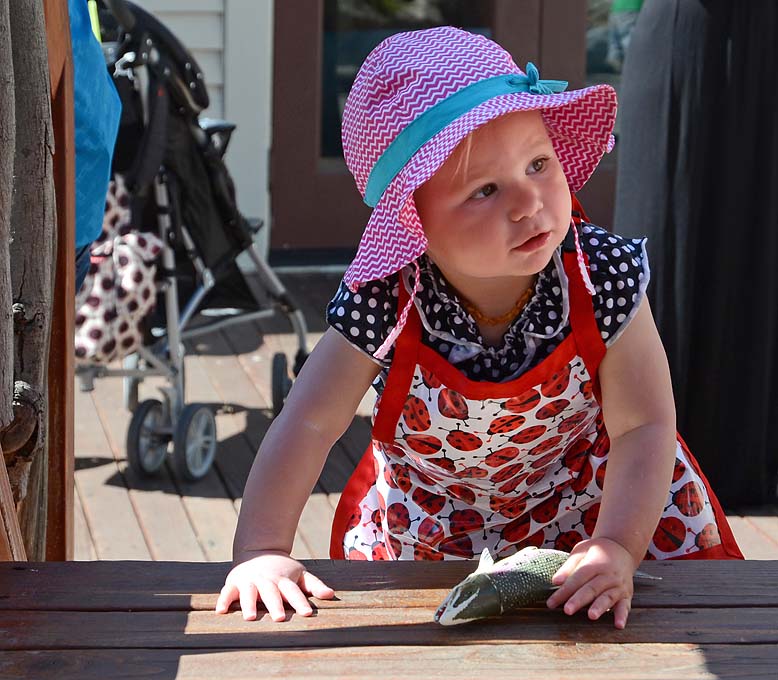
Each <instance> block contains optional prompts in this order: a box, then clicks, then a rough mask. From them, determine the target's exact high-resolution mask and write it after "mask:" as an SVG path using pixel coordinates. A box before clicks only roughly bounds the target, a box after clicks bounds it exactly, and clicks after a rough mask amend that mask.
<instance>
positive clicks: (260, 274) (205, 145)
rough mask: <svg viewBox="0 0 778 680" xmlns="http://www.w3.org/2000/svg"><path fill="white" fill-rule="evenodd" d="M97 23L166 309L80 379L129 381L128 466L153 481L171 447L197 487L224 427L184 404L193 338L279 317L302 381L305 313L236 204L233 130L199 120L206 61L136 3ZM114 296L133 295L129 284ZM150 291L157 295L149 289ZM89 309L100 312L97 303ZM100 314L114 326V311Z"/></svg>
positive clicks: (278, 368)
mask: <svg viewBox="0 0 778 680" xmlns="http://www.w3.org/2000/svg"><path fill="white" fill-rule="evenodd" d="M99 16H100V24H101V30H102V32H103V51H104V53H105V56H106V62H107V64H108V68H109V70H110V72H111V73H112V74H113V77H114V83H115V84H116V86H117V89H118V91H119V94H120V97H121V100H122V106H123V112H122V121H121V125H120V129H119V135H118V139H117V144H116V149H115V153H114V167H113V170H114V177H115V178H116V179H117V180H118V179H121V180H122V183H123V184H124V185H126V190H127V194H128V198H127V200H126V201H125V203H127V204H128V210H127V214H128V215H131V218H128V221H130V219H131V224H132V229H133V230H136V229H137V230H138V231H140V232H152V233H154V234H156V237H157V238H158V239H159V240H157V238H154V237H151V236H148V237H146V238H144V237H140V238H136V240H135V242H136V243H137V242H138V241H140V242H141V243H143V244H144V245H146V241H149V240H152V239H153V240H154V242H155V243H156V244H158V245H157V246H155V250H154V252H155V253H156V251H157V250H158V251H159V254H158V255H155V261H154V267H155V269H156V276H155V279H154V281H155V294H154V298H155V300H156V309H154V310H153V312H149V314H148V315H147V316H146V317H145V318H143V320H142V321H141V322H140V328H139V330H140V333H141V334H142V337H143V341H142V343H140V344H139V345H138V343H134V344H136V345H138V346H137V347H133V346H132V344H133V343H131V342H129V341H126V339H125V342H115V341H113V340H112V341H111V343H112V344H111V346H110V350H111V351H110V354H105V353H103V354H101V355H99V356H100V357H101V359H102V361H92V360H89V356H85V354H84V352H83V351H81V352H80V353H79V347H78V344H77V367H76V374H77V375H78V376H79V378H80V381H81V389H82V390H84V391H89V390H91V389H93V388H94V380H95V379H96V378H101V377H104V376H120V377H122V378H123V381H124V401H125V405H126V406H127V408H128V409H130V410H131V411H132V412H133V415H132V419H131V421H130V425H129V428H128V431H127V459H128V463H129V465H130V467H131V468H132V469H133V470H134V471H136V472H138V473H140V474H142V475H152V474H154V473H155V472H156V471H157V470H159V468H160V467H161V466H162V465H163V464H164V462H165V460H166V457H167V453H168V448H169V444H170V442H171V441H172V445H173V446H172V458H173V467H174V470H175V472H176V474H177V475H178V476H179V477H180V478H182V479H185V480H188V481H194V480H197V479H200V478H202V477H203V476H204V475H205V474H206V473H207V472H208V470H209V469H210V467H211V464H212V462H213V459H214V456H215V453H216V444H217V438H216V420H215V416H214V413H213V410H212V409H211V408H210V407H209V406H208V405H206V404H185V403H184V353H185V348H184V344H183V343H184V341H186V340H189V339H191V338H194V337H196V336H199V335H203V334H206V333H211V332H213V331H216V330H218V329H222V328H225V327H227V326H231V325H233V324H238V323H246V322H250V321H253V320H256V319H261V318H265V317H269V316H273V315H276V314H279V313H280V314H283V315H285V316H286V317H287V318H288V319H289V321H290V323H291V325H292V328H293V329H294V332H295V334H296V336H297V343H298V349H297V352H296V355H295V359H294V364H293V366H292V374H293V375H295V376H296V375H297V374H298V372H299V371H300V368H301V367H302V364H303V362H304V361H305V359H306V357H307V355H308V351H307V347H306V335H307V329H306V325H305V320H304V317H303V315H302V312H301V311H300V310H299V309H298V308H297V306H296V305H295V303H294V302H293V300H292V299H291V298H290V296H289V294H288V292H287V291H286V289H285V288H284V286H283V284H282V283H281V282H280V281H279V279H278V278H277V277H276V275H275V274H274V272H273V271H272V269H271V268H270V267H269V265H268V264H267V263H266V262H265V260H264V259H263V258H262V257H261V256H260V254H259V251H258V249H257V248H256V245H255V243H254V240H253V237H254V235H255V234H256V232H257V231H258V230H259V229H260V228H261V226H262V224H261V223H259V224H250V223H249V222H248V221H247V220H246V219H245V218H244V217H243V216H242V215H241V213H240V212H239V210H238V208H237V205H236V201H235V191H234V186H233V183H232V179H231V177H230V175H229V173H228V171H227V168H226V166H225V164H224V160H223V158H224V154H225V151H226V150H227V145H228V144H229V140H230V136H231V134H232V132H233V131H234V129H235V125H233V124H231V123H228V122H226V121H222V120H212V119H199V118H198V117H199V114H200V113H201V112H202V111H203V110H204V109H205V108H206V107H207V106H208V104H209V101H208V93H207V90H206V87H205V83H204V79H203V75H202V73H201V71H200V69H199V67H198V65H197V63H196V62H195V60H194V59H193V58H192V56H191V54H189V52H188V51H187V50H186V48H185V47H184V46H183V45H182V44H181V43H180V42H179V41H178V39H177V38H176V37H175V36H174V35H173V34H172V33H171V32H170V31H169V30H168V29H167V28H166V27H165V26H164V25H163V24H161V23H160V22H159V21H158V20H157V19H156V18H155V17H154V16H152V15H151V14H150V13H148V12H147V11H145V10H143V9H142V8H141V7H138V6H137V5H135V4H133V3H131V2H125V0H103V3H102V6H101V7H100V11H99ZM113 186H114V183H112V187H113ZM109 199H110V196H109ZM92 253H93V264H92V270H95V269H96V265H95V264H94V263H95V260H96V258H95V257H94V255H95V250H93V251H92ZM242 253H246V254H247V255H248V257H249V258H250V259H251V261H252V262H253V264H254V266H255V267H256V272H257V278H258V279H259V282H260V284H259V286H257V285H256V284H255V283H254V281H253V280H247V279H246V278H245V277H244V275H243V273H242V272H241V270H240V269H239V268H238V266H237V264H236V259H237V257H238V255H240V254H242ZM97 259H99V258H97ZM124 260H125V261H126V257H125V258H124ZM136 275H137V274H136ZM138 280H140V278H139V279H138ZM103 287H105V288H107V287H109V286H108V285H105V286H103ZM111 287H113V286H111ZM116 288H118V289H119V293H120V297H121V296H126V294H127V293H126V289H125V288H123V287H122V285H121V283H120V282H117V283H116ZM82 290H83V289H82ZM144 295H145V297H149V294H148V291H144ZM90 301H91V303H92V304H93V306H95V307H97V306H98V302H97V301H96V298H95V297H92V298H91V300H90ZM152 304H153V302H152ZM135 309H136V311H137V306H136V307H135ZM102 316H104V317H105V320H106V321H108V320H109V318H111V319H115V317H116V313H115V312H109V313H105V314H103V315H102ZM102 316H101V319H102ZM78 323H79V319H78V315H77V324H78ZM125 325H126V324H125ZM77 328H78V326H77ZM98 333H102V331H98ZM94 337H98V336H94ZM82 349H83V348H82ZM128 350H132V351H131V352H129V351H128ZM114 359H122V360H123V366H122V368H113V367H109V366H107V365H106V364H107V361H108V360H114ZM150 376H162V377H163V378H165V379H166V385H165V386H164V387H162V388H160V391H161V393H162V397H161V399H146V400H144V401H142V402H140V403H138V385H139V384H140V382H141V381H142V380H143V379H144V378H146V377H150ZM272 380H273V385H272V394H273V411H274V415H277V413H278V411H279V410H280V409H281V407H282V406H283V401H284V399H285V397H286V394H287V393H288V391H289V388H290V386H291V382H292V380H291V376H290V373H289V369H288V366H287V359H286V355H284V354H276V355H275V356H274V357H273V370H272Z"/></svg>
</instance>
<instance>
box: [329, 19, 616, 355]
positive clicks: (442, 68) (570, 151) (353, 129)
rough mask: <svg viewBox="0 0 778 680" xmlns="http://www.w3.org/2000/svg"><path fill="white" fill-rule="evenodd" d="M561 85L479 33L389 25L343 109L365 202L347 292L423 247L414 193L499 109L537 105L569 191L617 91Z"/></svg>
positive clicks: (592, 158) (589, 169)
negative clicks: (367, 210)
mask: <svg viewBox="0 0 778 680" xmlns="http://www.w3.org/2000/svg"><path fill="white" fill-rule="evenodd" d="M566 87H567V83H566V82H564V81H556V80H541V79H540V74H539V73H538V70H537V68H535V66H534V65H533V64H531V63H530V64H528V65H527V70H526V72H524V71H522V70H521V69H520V68H519V67H518V66H516V64H515V63H514V61H513V59H512V57H511V56H510V54H508V52H506V51H505V50H504V49H503V48H502V47H500V46H499V45H498V44H497V43H495V42H493V41H491V40H489V39H488V38H486V37H485V36H482V35H478V34H475V33H470V32H468V31H464V30H461V29H457V28H454V27H451V26H442V27H438V28H430V29H425V30H420V31H410V32H406V33H396V34H394V35H392V36H390V37H389V38H387V39H385V40H384V41H383V42H381V43H380V44H379V45H378V46H377V47H376V48H375V49H373V51H372V52H371V53H370V54H369V55H368V56H367V58H366V59H365V61H364V63H363V64H362V66H361V67H360V69H359V72H358V73H357V76H356V78H355V80H354V84H353V85H352V87H351V90H350V92H349V95H348V97H347V99H346V105H345V108H344V111H343V124H342V136H343V155H344V157H345V160H346V165H347V166H348V169H349V171H350V172H351V174H352V175H353V176H354V179H355V181H356V184H357V188H358V189H359V192H360V194H361V195H362V197H363V198H364V200H365V203H367V204H368V205H369V206H371V207H372V208H373V212H372V214H371V216H370V218H369V220H368V222H367V225H366V227H365V230H364V233H363V234H362V239H361V241H360V244H359V248H358V249H357V254H356V257H355V258H354V260H353V261H352V263H351V264H350V265H349V267H348V269H347V270H346V273H345V274H344V277H343V280H344V282H345V283H346V285H347V286H348V287H349V288H350V289H351V290H352V291H356V289H357V288H358V287H359V286H360V285H362V284H364V283H367V282H368V281H374V280H376V279H381V278H384V277H386V276H389V275H390V274H393V273H394V272H397V271H399V270H400V269H402V268H403V267H404V266H405V265H407V264H410V263H412V262H415V261H416V258H417V257H418V256H419V255H421V254H422V253H423V252H424V251H425V250H426V248H427V239H426V237H425V235H424V230H423V228H422V225H421V220H420V218H419V214H418V212H417V211H416V206H415V204H414V201H413V192H414V191H415V190H416V189H417V188H418V187H420V186H421V185H422V184H424V183H425V182H426V181H427V180H428V179H429V178H430V177H432V175H433V174H435V172H436V171H437V170H438V169H439V168H440V166H441V165H442V164H443V163H444V162H445V160H446V159H447V158H448V157H449V156H450V155H451V153H452V152H453V151H454V149H455V148H456V147H457V145H458V144H459V143H460V142H461V141H462V140H463V139H464V138H465V137H466V136H467V135H469V134H470V133H471V132H473V131H474V130H475V129H477V128H478V127H480V126H482V125H484V124H486V123H488V122H489V121H490V120H492V119H494V118H496V117H498V116H501V115H504V114H506V113H510V112H513V111H534V110H539V111H540V112H541V115H542V117H543V122H544V124H545V127H546V131H547V132H548V135H549V138H550V140H551V142H552V144H553V147H554V151H555V152H556V155H557V157H558V158H559V162H560V164H561V166H562V170H563V171H564V173H565V176H566V177H567V182H568V185H569V187H570V191H571V192H573V193H574V192H576V191H578V190H579V189H580V188H581V187H582V186H583V185H584V183H585V182H586V181H587V180H588V179H589V177H590V176H591V174H592V173H593V172H594V169H595V168H596V167H597V164H598V163H599V162H600V159H601V158H602V156H603V154H604V153H605V152H607V151H610V150H611V149H612V148H613V143H614V140H613V135H612V134H611V133H612V130H613V124H614V122H615V119H616V108H617V104H616V93H615V91H614V89H613V88H612V87H610V86H609V85H595V86H593V87H588V88H585V89H581V90H573V91H570V92H565V91H564V89H565V88H566ZM417 282H418V277H417ZM412 298H413V296H411V299H412ZM407 311H408V310H407V309H404V310H403V314H402V315H401V317H400V319H399V320H398V324H397V327H399V328H401V327H402V326H403V325H404V323H403V322H404V320H405V316H406V314H407ZM397 327H396V328H395V331H396V332H399V330H398V328H397ZM396 332H393V333H392V334H391V335H392V337H390V338H387V341H386V342H385V343H384V345H385V346H382V348H379V351H378V352H376V356H379V355H383V354H385V352H386V350H387V349H388V346H389V345H390V344H391V342H392V341H393V339H394V337H396Z"/></svg>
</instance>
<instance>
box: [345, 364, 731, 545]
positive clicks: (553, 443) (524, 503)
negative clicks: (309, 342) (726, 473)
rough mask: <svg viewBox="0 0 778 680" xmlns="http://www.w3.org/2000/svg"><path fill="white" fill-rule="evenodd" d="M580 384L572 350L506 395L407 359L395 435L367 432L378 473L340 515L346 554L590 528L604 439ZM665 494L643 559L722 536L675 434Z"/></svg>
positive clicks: (538, 541) (527, 539)
mask: <svg viewBox="0 0 778 680" xmlns="http://www.w3.org/2000/svg"><path fill="white" fill-rule="evenodd" d="M583 384H591V377H590V376H589V375H588V372H587V369H586V367H585V365H584V362H583V359H582V358H581V357H579V356H574V357H573V358H572V359H571V360H570V361H569V363H568V364H567V365H566V366H565V367H563V369H561V370H559V371H556V372H555V373H554V374H553V375H552V376H550V377H549V378H548V379H547V380H546V381H544V382H543V383H541V384H538V385H535V386H532V387H530V388H528V389H525V390H524V392H523V393H522V394H519V395H516V396H515V397H511V398H510V399H504V398H497V399H471V398H468V397H467V395H466V394H463V393H462V392H461V391H459V390H455V389H452V388H449V387H447V386H446V385H445V384H444V383H443V380H442V379H441V378H440V377H438V376H435V375H434V373H433V372H432V371H431V370H430V369H429V368H428V367H425V368H424V369H422V368H421V367H420V366H417V367H416V371H415V374H414V376H413V379H412V381H411V393H410V394H408V395H407V397H406V399H405V401H404V404H403V406H402V409H401V411H400V415H399V418H398V422H397V426H396V432H395V439H394V442H391V443H383V442H378V441H373V442H372V446H371V453H372V455H373V456H374V460H375V463H376V466H377V469H378V474H377V475H376V481H375V483H374V484H373V485H372V486H371V487H370V489H369V490H368V492H367V494H366V495H365V496H364V498H363V499H362V500H361V502H360V503H359V508H358V518H357V517H355V518H353V519H352V520H351V521H350V522H349V523H348V528H347V531H346V533H345V535H344V537H343V545H344V547H345V548H346V553H345V554H346V555H348V556H349V559H353V555H354V551H355V550H356V551H358V552H360V553H361V559H367V560H373V559H425V560H427V559H433V560H449V559H467V558H472V557H474V556H477V555H478V554H479V553H480V552H481V550H483V548H485V547H488V548H489V549H490V550H492V551H493V552H494V553H495V554H497V555H499V556H504V555H507V554H510V553H512V552H514V551H515V550H516V549H519V548H521V547H524V546H526V545H537V546H545V547H549V548H557V549H563V550H570V549H571V548H572V547H573V546H574V545H575V544H576V543H577V542H578V541H580V540H583V539H585V538H588V537H590V536H591V534H592V531H593V530H594V525H595V522H596V518H597V513H598V512H599V505H600V500H601V498H602V485H603V481H604V473H605V466H606V463H607V460H608V448H609V441H608V437H607V433H606V431H605V426H604V422H603V419H602V415H601V410H600V407H599V404H598V402H597V401H596V399H595V397H594V395H593V394H592V391H591V390H581V387H580V386H581V385H583ZM441 394H442V395H443V396H442V397H441ZM519 408H520V409H522V411H521V413H517V410H518V409H519ZM474 413H478V414H479V419H478V420H473V419H472V418H470V414H474ZM409 414H412V420H411V421H410V422H409ZM469 418H470V420H469V421H468V423H466V422H465V421H466V420H468V419H469ZM411 423H412V425H411ZM571 423H573V424H571ZM422 424H424V425H426V427H425V428H424V429H420V425H422ZM666 505H667V507H666V508H665V510H664V514H663V516H662V519H661V521H660V523H659V526H658V527H657V530H656V533H655V536H654V539H653V540H652V542H651V544H650V546H649V549H648V554H647V555H646V557H647V558H648V559H668V558H671V557H677V556H681V555H685V554H688V553H690V552H693V551H696V550H702V549H705V548H709V547H712V546H715V545H718V544H719V543H720V542H721V540H720V538H719V535H718V530H717V529H716V520H715V518H714V515H713V508H712V505H711V503H710V501H709V499H708V495H707V491H706V487H705V484H704V483H703V482H702V480H701V479H700V477H699V476H698V475H697V474H696V472H695V471H694V467H693V466H692V465H691V464H690V463H689V461H688V459H687V457H686V453H685V451H684V449H683V447H682V446H681V444H680V443H678V445H677V450H676V464H675V474H674V477H673V482H672V486H671V488H670V492H669V494H668V500H667V504H666ZM384 508H385V510H383V509H384ZM376 541H379V542H381V543H382V544H383V545H385V550H379V549H377V547H376Z"/></svg>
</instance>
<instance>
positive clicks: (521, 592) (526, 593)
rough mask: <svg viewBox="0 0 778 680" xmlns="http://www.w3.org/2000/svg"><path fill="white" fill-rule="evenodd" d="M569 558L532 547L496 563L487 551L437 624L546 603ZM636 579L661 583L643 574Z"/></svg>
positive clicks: (452, 595)
mask: <svg viewBox="0 0 778 680" xmlns="http://www.w3.org/2000/svg"><path fill="white" fill-rule="evenodd" d="M569 557H570V554H569V553H566V552H562V551H561V550H551V549H549V548H535V547H529V548H524V549H523V550H520V551H519V552H517V553H514V554H513V555H510V556H508V557H506V558H504V559H501V560H498V561H496V562H495V561H494V558H493V557H492V555H491V553H490V552H489V550H488V549H484V551H483V552H482V553H481V559H480V561H479V562H478V568H477V569H476V570H475V571H474V572H473V573H472V574H470V575H469V576H467V577H466V578H465V579H464V580H463V581H461V582H460V583H458V584H457V585H456V586H454V588H452V590H451V592H450V593H449V594H448V596H447V597H446V599H445V600H443V602H442V604H441V605H440V607H438V609H437V611H436V612H435V621H437V622H438V623H440V624H442V625H444V626H453V625H457V624H460V623H467V622H468V621H475V620H477V619H484V618H487V617H490V616H499V615H501V614H506V613H509V612H512V611H515V610H517V609H519V608H520V607H525V606H527V605H529V604H533V603H535V602H538V601H540V600H543V599H545V598H547V597H548V596H549V595H550V594H551V592H552V591H553V590H554V589H555V588H556V587H557V586H554V585H553V584H552V583H551V579H552V578H553V576H554V574H555V573H556V572H557V570H558V569H559V568H560V567H561V566H562V565H563V564H564V563H565V562H566V561H567V559H568V558H569ZM635 577H637V578H647V579H656V580H661V578H660V577H659V576H651V575H649V574H644V573H643V572H640V571H638V572H635Z"/></svg>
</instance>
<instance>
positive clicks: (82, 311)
mask: <svg viewBox="0 0 778 680" xmlns="http://www.w3.org/2000/svg"><path fill="white" fill-rule="evenodd" d="M130 215H131V213H130V196H129V193H128V192H127V188H126V187H125V184H124V180H123V178H122V177H121V175H116V176H115V178H114V180H113V181H111V183H110V185H109V188H108V195H107V197H106V205H105V215H104V218H103V230H102V233H101V234H100V237H99V238H98V239H97V240H96V241H95V243H94V244H93V245H92V248H91V264H90V266H89V272H88V274H87V276H86V278H85V280H84V283H83V285H82V286H81V289H80V290H79V292H78V295H77V297H76V323H75V325H76V337H75V348H76V360H77V361H91V362H98V363H108V362H110V361H113V360H115V359H121V358H123V357H125V356H127V355H128V354H132V353H133V352H135V351H136V350H137V349H138V348H139V347H140V345H141V344H142V342H143V335H144V329H143V324H144V321H143V320H144V318H145V317H146V315H147V314H148V313H150V312H151V311H152V309H153V308H154V305H155V303H156V299H157V291H156V284H155V275H156V264H155V260H156V258H157V255H159V253H160V251H161V250H162V241H161V240H160V239H159V237H158V236H156V235H155V234H152V233H150V232H136V231H133V227H132V224H131V222H130Z"/></svg>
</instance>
